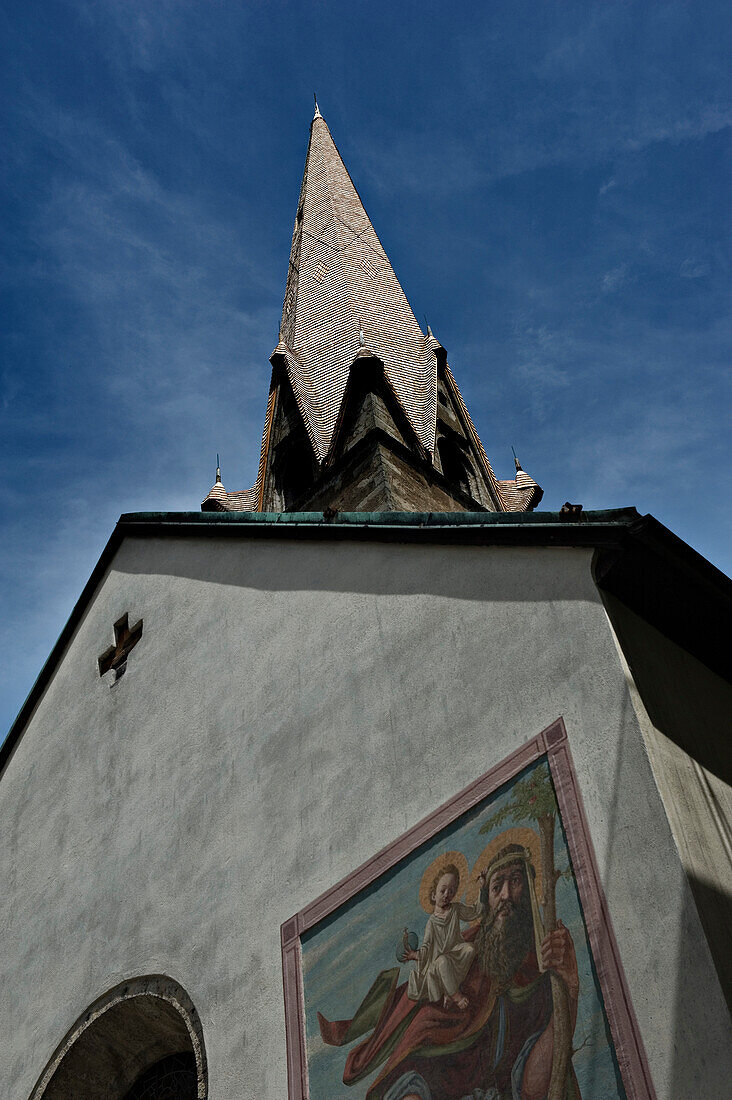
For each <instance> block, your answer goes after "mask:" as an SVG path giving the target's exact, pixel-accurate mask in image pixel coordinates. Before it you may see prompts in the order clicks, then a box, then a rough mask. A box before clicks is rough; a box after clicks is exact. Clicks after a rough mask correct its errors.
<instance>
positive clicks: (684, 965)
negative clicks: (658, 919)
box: [668, 880, 732, 1100]
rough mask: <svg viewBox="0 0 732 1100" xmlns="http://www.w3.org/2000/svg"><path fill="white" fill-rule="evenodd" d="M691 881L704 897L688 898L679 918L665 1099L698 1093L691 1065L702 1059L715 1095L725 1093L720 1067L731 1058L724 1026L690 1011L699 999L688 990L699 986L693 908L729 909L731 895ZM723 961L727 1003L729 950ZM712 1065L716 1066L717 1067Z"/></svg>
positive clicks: (713, 999)
mask: <svg viewBox="0 0 732 1100" xmlns="http://www.w3.org/2000/svg"><path fill="white" fill-rule="evenodd" d="M691 885H692V889H693V891H694V896H695V899H697V888H701V889H702V890H704V892H705V897H704V903H703V908H702V906H701V905H700V904H699V900H698V899H697V901H696V906H695V905H694V902H693V901H692V900H691V899H690V898H688V900H687V902H686V905H685V906H684V907H683V909H682V912H681V914H680V919H679V942H678V952H677V959H676V1004H675V1010H674V1021H675V1027H674V1037H673V1051H674V1060H673V1065H672V1069H671V1073H670V1077H669V1080H670V1087H669V1091H668V1100H689V1098H690V1097H694V1096H699V1082H698V1077H697V1075H696V1074H695V1073H694V1072H692V1070H691V1068H690V1067H692V1066H694V1065H695V1064H699V1065H703V1064H705V1063H706V1065H707V1066H709V1067H710V1070H709V1073H708V1079H709V1080H713V1079H714V1078H715V1076H716V1077H718V1078H719V1080H720V1086H721V1090H720V1092H719V1093H718V1094H716V1095H718V1096H719V1097H721V1096H722V1095H725V1094H726V1092H725V1090H726V1085H724V1084H722V1083H721V1082H722V1080H723V1078H722V1076H721V1071H720V1069H719V1067H723V1066H725V1065H729V1058H730V1053H729V1045H728V1039H726V1037H725V1029H724V1027H719V1026H715V1027H714V1028H713V1029H708V1028H706V1027H705V1026H704V1025H703V1023H702V1022H701V1021H700V1020H699V1017H698V1015H697V1014H696V1013H695V1012H694V1011H693V1005H694V1003H696V1002H698V1000H699V998H698V995H697V996H693V995H692V996H690V995H689V994H690V991H692V990H695V989H697V988H698V985H699V981H700V973H699V966H698V958H699V953H698V950H694V945H695V944H697V943H698V942H699V938H698V931H697V928H698V924H697V919H696V917H697V913H696V912H695V909H696V908H697V907H698V911H699V916H702V913H703V911H707V907H708V906H711V908H715V907H717V906H720V907H722V908H724V907H725V906H726V908H727V911H729V910H730V904H731V901H732V899H730V897H729V895H727V896H724V895H722V894H720V893H719V892H718V891H715V890H711V891H710V890H709V889H708V888H707V887H704V886H702V884H699V883H695V882H694V881H693V880H691ZM710 895H714V896H710ZM687 897H688V896H687ZM727 937H728V943H729V942H730V927H729V925H727ZM701 946H702V948H703V947H704V945H703V944H702V945H701ZM690 948H691V949H690ZM671 964H672V959H669V965H671ZM726 964H727V972H728V973H727V987H726V991H725V992H726V996H727V999H728V1003H729V1000H730V988H729V971H730V966H731V965H732V953H730V952H729V951H728V954H727V960H726ZM720 981H721V982H722V985H723V987H724V978H723V975H722V974H721V973H720ZM712 992H713V994H714V995H713V996H712V997H711V1002H712V1004H716V1003H718V1001H719V994H718V993H717V991H716V990H714V991H711V990H710V993H712ZM721 1011H722V1013H723V1014H724V1008H723V1006H722V1007H721ZM728 1033H729V1029H728ZM697 1060H698V1061H697ZM715 1067H717V1068H716V1071H715ZM728 1084H729V1080H727V1085H728Z"/></svg>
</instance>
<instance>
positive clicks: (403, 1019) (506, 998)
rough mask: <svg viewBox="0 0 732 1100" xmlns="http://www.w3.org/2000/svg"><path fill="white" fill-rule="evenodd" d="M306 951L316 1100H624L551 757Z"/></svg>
mask: <svg viewBox="0 0 732 1100" xmlns="http://www.w3.org/2000/svg"><path fill="white" fill-rule="evenodd" d="M301 949H302V981H303V993H304V1025H305V1044H306V1054H307V1076H308V1089H309V1096H310V1100H336V1098H344V1100H345V1098H346V1097H348V1098H350V1100H591V1098H600V1097H601V1098H602V1100H613V1098H616V1097H617V1098H625V1096H626V1093H625V1091H624V1089H623V1084H622V1081H621V1078H620V1074H619V1072H618V1065H617V1059H616V1056H615V1051H614V1048H613V1044H612V1039H611V1036H610V1031H609V1027H608V1023H607V1018H606V1014H605V1008H604V1005H603V1000H602V995H601V991H600V987H599V984H598V980H597V975H596V971H595V965H594V962H593V958H592V954H591V949H590V944H589V941H588V937H587V930H586V928H585V923H584V917H583V912H582V907H581V903H580V897H579V893H578V890H577V884H576V882H575V877H574V873H573V869H572V865H571V861H570V856H569V852H568V849H567V843H566V837H565V833H564V827H563V823H562V821H561V818H560V814H559V811H558V807H557V802H556V797H555V792H554V788H553V785H552V779H551V774H550V771H549V767H548V765H547V761H546V758H544V759H539V761H538V762H536V763H535V764H533V765H531V766H530V767H528V768H526V769H524V771H523V772H521V773H520V774H519V775H518V776H517V777H516V778H514V779H513V780H512V781H510V782H509V783H507V784H505V785H504V786H502V787H500V788H499V789H498V790H497V791H495V792H494V793H492V794H490V795H489V796H488V797H486V798H485V799H484V800H483V801H482V802H481V803H480V804H479V805H478V806H477V807H474V808H473V809H471V810H470V811H469V812H468V813H465V814H463V815H462V816H461V817H459V818H458V819H457V820H456V821H454V822H453V823H452V824H451V825H449V826H448V827H447V828H444V829H443V830H442V831H441V833H440V834H438V835H437V836H436V837H433V838H432V839H431V840H430V841H428V842H426V843H425V844H423V845H422V846H421V847H420V848H418V849H417V850H416V851H414V852H413V853H411V854H410V855H408V856H406V857H405V858H404V859H402V860H401V861H400V862H399V863H398V864H397V865H396V866H395V867H394V868H392V869H391V870H390V871H389V872H388V873H386V874H384V875H383V876H382V877H381V878H379V879H377V880H376V881H375V882H373V883H372V884H371V885H370V886H369V887H368V888H367V889H365V890H363V891H362V892H361V893H359V894H357V895H356V896H355V897H354V898H352V899H351V900H350V901H349V902H348V903H347V904H345V905H343V906H341V907H340V909H338V910H336V911H335V913H333V914H332V915H331V916H330V917H329V918H327V919H326V920H324V921H322V922H321V923H320V924H317V925H315V927H313V928H311V929H310V930H309V931H308V932H306V933H304V934H303V936H302V940H301Z"/></svg>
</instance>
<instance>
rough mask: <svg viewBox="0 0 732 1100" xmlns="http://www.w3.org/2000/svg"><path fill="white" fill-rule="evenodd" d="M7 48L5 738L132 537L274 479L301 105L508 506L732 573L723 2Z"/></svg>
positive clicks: (173, 6)
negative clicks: (150, 517) (369, 224)
mask: <svg viewBox="0 0 732 1100" xmlns="http://www.w3.org/2000/svg"><path fill="white" fill-rule="evenodd" d="M0 19H1V22H0V41H1V42H2V46H1V47H0V50H2V53H3V56H2V57H1V58H0V60H1V61H2V64H1V65H0V88H1V92H2V94H1V96H0V103H1V105H2V106H1V107H0V110H1V111H2V116H3V133H4V139H3V151H4V154H5V155H4V158H3V159H4V164H5V166H4V171H3V176H2V184H1V186H2V195H1V201H2V207H3V212H4V218H3V228H2V268H1V270H2V310H1V313H2V339H3V353H2V360H1V365H0V417H1V418H2V419H1V422H0V438H2V441H3V443H2V476H1V478H0V500H1V503H2V509H1V512H0V515H1V517H2V518H1V519H0V523H1V524H2V532H1V536H2V537H1V539H0V591H2V594H3V600H2V617H1V619H0V648H1V651H2V655H3V656H2V662H1V668H0V731H4V730H5V729H7V727H8V726H9V724H10V722H11V721H12V719H13V717H14V715H15V713H16V712H17V710H18V708H19V706H20V705H21V703H22V701H23V699H24V697H25V695H26V694H27V692H28V690H29V689H30V687H31V685H32V683H33V680H34V679H35V677H36V675H37V673H38V671H39V669H40V667H41V665H42V663H43V661H44V659H45V657H46V656H47V654H48V651H49V649H50V647H51V645H52V644H53V641H54V640H55V638H56V637H57V635H58V633H59V631H60V629H61V627H62V625H63V623H64V621H65V619H66V617H67V616H68V613H69V611H70V609H71V607H72V606H73V603H74V602H75V599H76V597H77V596H78V594H79V592H80V590H81V588H82V586H83V584H84V582H85V580H86V578H87V577H88V575H89V572H90V571H91V568H92V566H93V564H94V562H95V561H96V559H97V557H98V555H99V553H100V551H101V549H102V547H103V545H104V543H105V541H106V539H107V537H108V535H109V533H110V532H111V530H112V527H113V525H114V522H115V520H116V519H117V517H118V515H119V514H120V513H121V512H127V511H135V510H159V509H163V510H179V509H181V510H182V509H197V508H198V506H199V504H200V501H201V499H202V498H203V497H204V496H205V494H206V493H207V491H208V489H209V488H210V485H211V483H212V480H213V473H214V466H215V456H216V452H217V451H219V452H220V453H221V459H222V472H223V478H224V483H225V485H226V486H227V488H229V489H239V488H246V487H248V486H249V485H250V484H251V483H252V482H253V480H254V477H255V474H256V462H257V454H258V448H259V437H260V432H261V426H262V420H263V415H264V407H265V401H266V395H267V385H268V381H269V371H270V367H269V362H268V359H269V355H270V353H271V351H272V349H273V347H274V345H275V343H276V340H277V332H278V324H279V315H280V311H281V304H282V296H283V293H284V284H285V276H286V271H287V258H288V252H289V244H290V237H291V232H292V223H293V219H294V214H295V207H296V203H297V195H298V189H299V186H300V178H301V174H302V169H303V162H304V156H305V149H306V144H307V136H308V126H309V123H310V118H311V115H312V92H313V90H314V89H315V90H317V92H318V98H319V102H320V106H321V109H322V112H323V114H324V116H325V118H326V120H327V121H328V123H329V125H330V128H331V131H332V133H333V136H334V138H335V140H336V142H337V144H338V146H339V148H340V151H341V153H342V155H343V157H344V159H345V161H346V164H347V165H348V167H349V169H350V171H351V174H352V176H353V178H354V180H355V182H356V185H357V187H358V188H359V191H360V193H361V195H362V197H363V199H364V202H365V204H366V208H367V210H368V212H369V214H370V216H371V219H372V221H373V223H374V226H375V228H376V231H377V233H378V234H379V236H380V237H381V239H382V241H383V243H384V245H385V247H386V250H387V253H388V254H389V256H390V259H391V261H392V263H393V265H394V268H395V270H396V272H397V274H398V276H399V278H400V280H401V282H402V284H403V286H404V289H405V291H406V293H407V296H408V297H409V299H410V301H411V303H412V306H413V308H414V310H415V313H416V315H417V317H418V319H419V320H420V321H422V320H423V317H424V315H425V314H426V315H427V318H428V319H429V322H430V324H431V326H432V328H433V330H434V332H435V335H436V336H437V337H438V339H439V340H440V341H441V342H442V343H443V344H444V345H445V346H446V348H447V350H448V355H449V359H450V362H451V365H452V367H453V370H454V372H455V374H456V376H457V379H458V382H459V384H460V386H461V388H462V390H463V393H464V395H465V397H466V400H467V401H468V404H469V407H470V409H471V411H472V414H473V417H474V419H475V421H476V424H477V426H478V430H479V432H480V433H481V436H482V438H483V441H484V443H485V446H486V449H487V451H488V455H489V457H490V459H491V461H492V462H493V465H494V468H495V469H496V472H497V474H498V476H499V477H507V476H510V475H511V469H512V460H511V451H510V447H511V445H512V444H513V445H514V446H515V447H516V451H517V453H518V455H519V457H520V458H521V461H522V463H523V465H524V467H525V468H526V469H527V470H528V471H529V472H530V473H531V474H532V475H533V476H534V477H535V478H536V479H537V480H538V481H539V482H540V484H541V485H542V486H543V487H544V489H545V497H544V506H545V507H547V508H550V509H556V508H558V507H560V506H561V504H562V503H563V502H564V501H565V500H571V501H575V502H581V503H582V504H584V506H585V507H586V508H612V507H622V506H627V505H634V506H635V507H637V508H638V509H639V511H641V512H651V513H652V514H653V515H655V516H656V517H657V518H658V519H659V520H661V522H663V523H665V524H666V525H667V526H669V527H670V528H671V529H672V530H674V531H675V532H676V533H677V534H678V535H680V536H681V537H682V538H683V539H685V540H686V541H687V542H689V543H690V544H691V545H692V546H694V547H695V548H696V549H697V550H699V551H700V552H701V553H703V554H704V555H705V556H706V557H708V558H709V559H710V560H711V561H712V562H714V563H715V564H716V565H718V566H719V567H721V568H723V569H724V570H725V571H726V572H732V553H731V552H730V549H729V548H730V543H731V541H732V538H731V536H732V529H731V528H732V524H731V523H730V508H729V497H730V487H731V485H730V483H731V480H732V479H731V478H730V445H729V442H728V440H729V409H730V390H731V388H732V387H731V385H730V369H729V347H730V335H731V334H732V321H731V318H730V307H729V287H730V279H729V275H730V247H729V245H730V216H729V180H730V137H731V127H732V94H731V89H730V78H729V75H728V74H729V65H728V58H729V56H730V47H731V46H732V43H731V42H730V38H731V37H732V35H731V34H730V27H731V25H732V21H730V18H729V10H728V6H727V5H726V4H723V3H722V2H721V0H720V2H716V0H710V2H708V3H705V4H702V5H699V4H694V3H674V2H665V3H653V2H650V0H643V2H640V3H631V2H622V0H618V2H609V0H604V2H602V3H590V2H587V0H583V2H582V3H572V2H571V0H567V2H562V3H539V2H537V0H533V2H531V3H524V2H522V0H513V2H512V3H510V4H509V3H502V2H497V3H494V4H475V3H471V4H466V3H461V2H459V0H454V2H453V3H451V4H442V3H441V4H438V3H434V2H432V0H420V2H419V3H411V2H403V3H397V4H395V3H382V2H381V0H372V2H371V3H360V2H359V3H356V2H347V0H341V2H332V3H325V2H321V3H308V4H305V3H300V4H294V3H289V4H285V3H278V2H272V3H261V2H260V3H258V2H255V0H248V2H247V3H241V2H236V3H235V2H231V0H208V2H204V0H198V2H195V3H194V2H183V0H125V3H120V2H119V0H77V2H71V0H67V2H62V0H26V2H25V3H24V4H22V5H21V4H19V3H17V2H16V3H7V4H6V5H5V6H4V11H3V14H2V15H1V16H0ZM0 735H1V734H0Z"/></svg>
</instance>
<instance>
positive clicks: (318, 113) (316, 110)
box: [313, 92, 323, 122]
mask: <svg viewBox="0 0 732 1100" xmlns="http://www.w3.org/2000/svg"><path fill="white" fill-rule="evenodd" d="M313 100H314V102H315V114H314V115H313V122H315V119H316V118H322V117H323V116H322V115H321V113H320V107H318V96H317V94H316V93H315V92H313Z"/></svg>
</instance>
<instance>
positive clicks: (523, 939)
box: [319, 844, 580, 1100]
mask: <svg viewBox="0 0 732 1100" xmlns="http://www.w3.org/2000/svg"><path fill="white" fill-rule="evenodd" d="M481 880H483V881H484V882H485V885H484V886H483V887H482V889H481V897H480V900H481V902H482V903H483V912H484V916H483V918H482V920H481V922H480V924H479V925H476V926H474V927H473V928H472V929H469V930H468V931H467V932H466V933H465V939H466V940H472V942H473V943H474V945H475V958H474V960H473V963H472V965H471V968H470V970H469V972H468V974H467V976H466V978H465V981H464V982H463V985H462V989H463V991H464V993H465V995H466V999H467V1001H468V1007H467V1008H466V1009H465V1010H464V1011H461V1010H460V1009H459V1008H458V1006H456V1005H451V1006H450V1007H449V1008H445V1007H444V1006H442V1005H437V1004H420V1005H417V1006H415V1005H414V1002H413V1001H410V1000H409V998H408V996H407V987H406V985H402V986H399V987H396V983H394V986H392V988H391V990H390V991H389V993H388V994H387V995H385V996H384V1001H383V1007H382V1009H381V1011H380V1013H379V1017H378V1020H377V1022H376V1026H375V1027H374V1030H373V1032H372V1034H371V1035H370V1036H369V1038H368V1039H366V1040H365V1041H364V1042H361V1043H359V1044H358V1046H356V1047H355V1048H354V1049H353V1050H351V1052H350V1053H349V1055H348V1058H347V1060H346V1068H345V1072H344V1075H343V1080H344V1083H345V1084H355V1083H356V1082H357V1081H360V1080H363V1079H364V1078H365V1077H367V1076H368V1075H370V1074H371V1073H373V1072H374V1070H375V1069H377V1067H383V1068H382V1070H381V1072H380V1073H379V1075H378V1077H377V1078H376V1080H375V1081H374V1082H373V1084H372V1085H371V1087H370V1088H369V1091H368V1093H367V1100H473V1097H481V1100H544V1098H545V1097H546V1095H547V1090H548V1088H549V1080H550V1077H551V1068H552V1057H553V1050H554V1023H553V1003H552V992H551V983H550V978H549V971H552V972H553V973H554V974H556V975H558V976H559V977H560V978H561V979H562V981H563V982H564V983H565V985H566V988H567V992H568V998H569V1006H570V1018H571V1028H572V1030H574V1025H575V1020H576V1016H577V998H578V990H579V982H578V976H577V961H576V957H575V952H574V945H573V943H572V939H571V937H570V934H569V932H568V930H567V929H566V928H564V927H563V925H562V924H561V922H559V923H558V927H557V929H556V930H555V931H553V932H551V933H549V934H548V935H546V936H544V937H543V939H542V940H541V942H540V943H539V941H538V934H537V929H538V927H539V915H538V907H537V904H536V898H535V895H534V867H533V865H532V863H531V860H530V853H529V852H528V851H527V849H525V848H523V847H522V846H521V845H516V844H508V845H506V846H505V847H503V848H501V849H500V850H499V851H497V852H496V853H495V855H494V856H493V858H492V859H491V861H490V863H489V864H488V866H487V867H486V868H485V870H484V875H481ZM539 960H540V962H541V965H540V964H539ZM396 973H398V972H396ZM380 977H385V975H381V976H380ZM375 988H376V987H375V986H374V988H373V990H372V993H373V992H374V991H375ZM370 996H371V994H370ZM368 999H369V998H368V997H367V999H366V1000H367V1001H368ZM364 1004H366V1001H365V1002H364ZM373 1008H374V1004H373V998H372V1000H371V1001H370V1011H371V1012H373ZM319 1018H320V1026H321V1034H322V1036H323V1039H324V1040H325V1041H326V1042H331V1043H333V1042H335V1043H336V1044H337V1045H340V1043H341V1042H350V1041H351V1040H352V1039H355V1038H357V1037H358V1036H357V1033H354V1032H355V1027H354V1025H356V1022H357V1020H358V1013H357V1015H356V1017H354V1019H353V1020H352V1021H342V1022H341V1023H333V1024H331V1023H329V1022H328V1021H327V1020H325V1019H324V1018H323V1017H319ZM371 1020H372V1021H373V1015H372V1016H371ZM344 1025H345V1026H346V1028H347V1030H343V1028H344ZM371 1026H373V1022H372V1024H371ZM363 1033H364V1032H363V1031H361V1034H363ZM579 1096H580V1094H579V1089H578V1087H577V1082H576V1078H575V1077H574V1073H573V1072H572V1071H571V1070H570V1073H569V1076H568V1080H567V1087H566V1091H565V1097H564V1098H563V1100H579Z"/></svg>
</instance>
